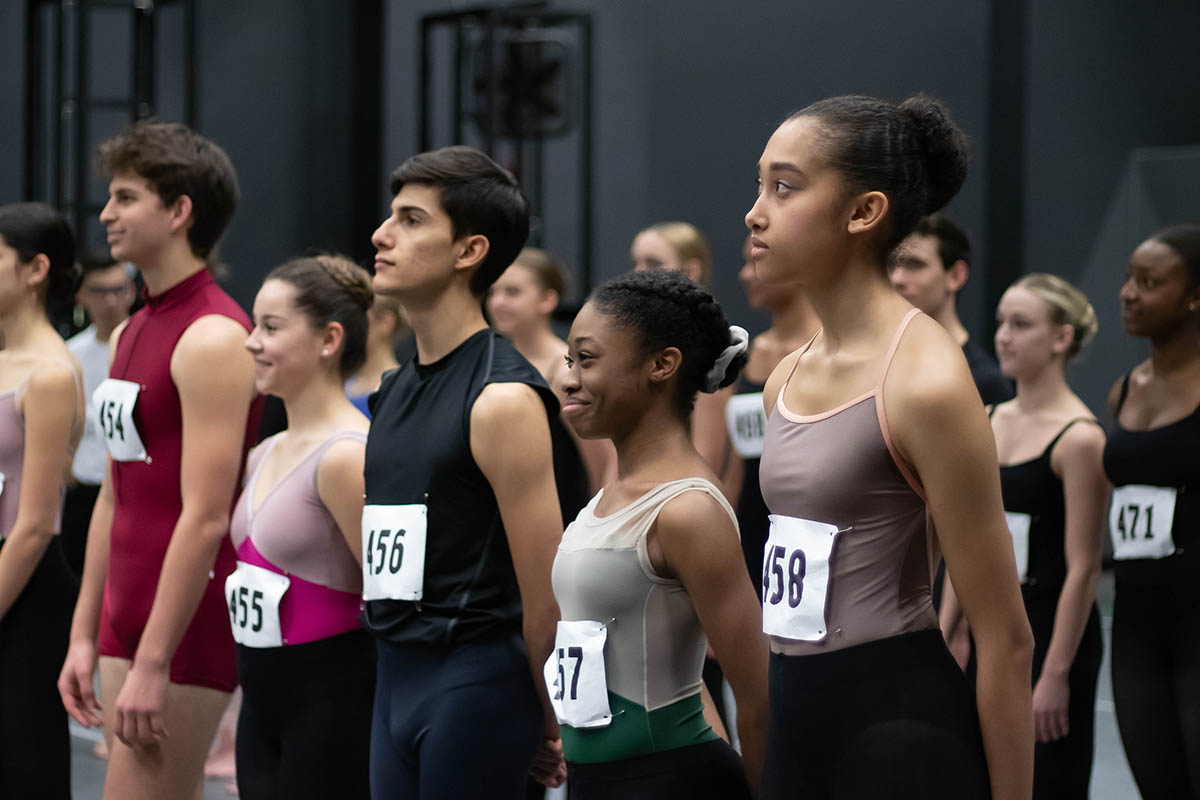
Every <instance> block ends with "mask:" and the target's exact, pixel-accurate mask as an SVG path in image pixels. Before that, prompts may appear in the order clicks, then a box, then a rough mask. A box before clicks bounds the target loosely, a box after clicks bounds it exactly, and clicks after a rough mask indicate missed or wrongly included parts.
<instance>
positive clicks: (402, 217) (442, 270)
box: [371, 183, 461, 299]
mask: <svg viewBox="0 0 1200 800" xmlns="http://www.w3.org/2000/svg"><path fill="white" fill-rule="evenodd" d="M371 244H373V245H375V278H374V280H373V281H372V285H373V286H374V288H375V291H376V292H379V293H380V294H388V295H394V296H396V297H399V298H402V299H408V298H414V297H420V296H422V295H424V294H428V293H433V294H437V293H438V292H439V291H440V290H441V289H442V288H444V287H445V286H446V285H447V284H448V283H449V282H450V281H451V280H452V279H453V277H454V272H455V269H454V265H455V259H456V256H457V255H458V251H459V250H460V249H461V248H460V247H459V245H460V242H456V240H455V238H454V226H453V225H452V224H451V222H450V217H449V216H448V215H447V214H446V212H445V210H444V209H443V208H442V201H441V195H440V194H439V192H438V189H437V188H435V187H433V186H425V185H423V184H415V183H409V184H405V185H404V186H402V187H401V188H400V192H399V193H398V194H397V195H396V197H395V198H394V199H393V200H392V206H391V214H390V215H389V216H388V218H387V219H385V220H384V221H383V222H381V223H380V224H379V227H378V228H376V230H375V233H374V234H372V236H371Z"/></svg>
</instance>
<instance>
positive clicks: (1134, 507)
mask: <svg viewBox="0 0 1200 800" xmlns="http://www.w3.org/2000/svg"><path fill="white" fill-rule="evenodd" d="M1178 493H1179V490H1178V489H1176V488H1175V487H1173V486H1144V485H1142V484H1137V483H1131V484H1127V485H1125V486H1118V487H1116V488H1115V489H1113V494H1112V505H1111V506H1110V507H1109V509H1108V530H1109V534H1110V535H1111V536H1112V543H1113V558H1115V559H1118V560H1122V561H1123V560H1126V559H1130V558H1166V557H1167V556H1169V555H1171V554H1172V553H1174V552H1175V540H1174V539H1172V538H1171V526H1172V525H1174V524H1175V497H1176V495H1177V494H1178Z"/></svg>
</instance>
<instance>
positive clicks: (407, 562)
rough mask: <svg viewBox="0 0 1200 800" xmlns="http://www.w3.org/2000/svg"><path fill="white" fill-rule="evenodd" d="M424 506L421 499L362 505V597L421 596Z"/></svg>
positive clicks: (422, 584)
mask: <svg viewBox="0 0 1200 800" xmlns="http://www.w3.org/2000/svg"><path fill="white" fill-rule="evenodd" d="M426 514H427V509H426V507H425V505H424V504H422V503H413V504H411V505H402V506H377V505H369V506H363V513H362V549H363V557H362V570H363V599H364V600H420V599H421V596H422V591H423V590H424V587H425V532H426V530H425V529H426Z"/></svg>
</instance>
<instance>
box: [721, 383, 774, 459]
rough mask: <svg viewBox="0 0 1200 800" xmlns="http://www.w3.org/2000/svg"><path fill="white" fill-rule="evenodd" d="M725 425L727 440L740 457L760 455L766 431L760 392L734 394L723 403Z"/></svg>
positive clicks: (765, 418) (765, 419) (765, 417)
mask: <svg viewBox="0 0 1200 800" xmlns="http://www.w3.org/2000/svg"><path fill="white" fill-rule="evenodd" d="M725 425H726V427H727V428H728V429H729V441H730V442H731V443H732V444H733V449H734V450H736V451H737V454H738V455H739V456H741V457H742V458H758V457H759V456H761V455H762V449H763V436H764V435H765V434H766V432H767V415H766V414H764V413H763V398H762V392H758V393H756V394H735V395H734V396H733V397H731V398H729V402H728V403H726V404H725Z"/></svg>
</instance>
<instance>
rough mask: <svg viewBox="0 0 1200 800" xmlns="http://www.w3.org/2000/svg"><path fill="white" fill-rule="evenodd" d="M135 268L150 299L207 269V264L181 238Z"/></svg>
mask: <svg viewBox="0 0 1200 800" xmlns="http://www.w3.org/2000/svg"><path fill="white" fill-rule="evenodd" d="M136 266H137V268H138V270H139V271H141V273H142V280H143V281H145V283H146V291H147V292H149V293H150V296H151V297H157V296H158V295H160V294H162V293H163V292H166V291H167V290H168V289H170V288H172V287H173V286H178V285H179V284H181V283H183V282H184V281H186V280H187V279H188V278H190V277H192V276H193V275H195V274H196V273H197V272H200V271H201V270H203V269H207V267H208V264H207V262H205V260H204V259H202V258H198V257H197V256H196V255H195V254H194V253H193V252H192V249H191V247H190V246H189V245H188V243H187V238H186V237H183V238H173V239H171V240H169V241H168V242H167V244H166V245H165V246H164V247H163V249H162V250H161V251H160V252H159V253H156V254H155V255H153V256H152V257H150V258H147V259H145V261H143V262H142V263H138V264H137V265H136Z"/></svg>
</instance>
